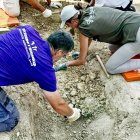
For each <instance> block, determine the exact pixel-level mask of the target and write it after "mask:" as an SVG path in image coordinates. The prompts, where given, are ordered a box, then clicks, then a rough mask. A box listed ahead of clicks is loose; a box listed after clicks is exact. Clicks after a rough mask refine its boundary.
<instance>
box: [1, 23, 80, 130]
mask: <svg viewBox="0 0 140 140" xmlns="http://www.w3.org/2000/svg"><path fill="white" fill-rule="evenodd" d="M73 47H74V42H73V39H72V37H71V36H70V34H69V33H67V32H63V31H57V32H55V33H53V34H51V35H50V36H49V37H48V39H47V40H43V39H42V38H41V37H40V35H39V33H38V32H37V31H36V30H35V29H34V28H33V27H32V26H29V25H26V26H19V27H17V28H15V29H13V30H11V31H10V32H7V33H5V34H2V35H0V86H8V85H17V84H24V83H28V82H33V81H35V82H37V83H38V84H39V86H40V88H41V89H43V90H42V91H43V92H44V97H45V99H46V100H47V101H48V102H49V103H50V105H51V106H52V107H53V109H54V110H55V111H56V112H57V113H59V114H61V115H63V116H66V117H67V118H68V120H69V121H70V122H72V121H76V120H77V119H78V118H79V117H80V109H77V108H72V107H69V105H68V104H67V103H66V102H65V101H64V99H63V98H62V97H61V96H60V94H59V93H58V91H57V87H56V76H55V70H54V68H53V62H56V61H57V60H58V59H60V58H61V57H63V56H64V55H66V54H67V53H68V52H69V51H71V50H72V49H73ZM18 120H19V112H18V110H17V108H16V106H15V104H14V102H13V101H12V100H11V99H10V98H9V97H8V96H7V94H6V92H5V91H4V90H3V89H2V88H0V132H3V131H11V130H12V129H13V128H14V127H15V126H16V124H17V123H18Z"/></svg>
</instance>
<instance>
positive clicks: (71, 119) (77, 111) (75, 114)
mask: <svg viewBox="0 0 140 140" xmlns="http://www.w3.org/2000/svg"><path fill="white" fill-rule="evenodd" d="M69 107H70V108H71V109H72V110H73V114H72V115H71V116H69V117H67V118H68V121H69V122H70V123H71V122H74V121H76V120H78V119H79V118H80V116H81V114H80V112H81V110H80V109H78V108H73V107H72V106H71V105H69Z"/></svg>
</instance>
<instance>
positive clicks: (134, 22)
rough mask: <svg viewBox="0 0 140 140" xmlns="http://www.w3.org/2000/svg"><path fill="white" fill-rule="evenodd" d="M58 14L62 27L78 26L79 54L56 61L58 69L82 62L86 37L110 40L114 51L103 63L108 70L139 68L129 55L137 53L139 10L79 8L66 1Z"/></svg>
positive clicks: (139, 41) (139, 42)
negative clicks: (67, 3) (60, 63)
mask: <svg viewBox="0 0 140 140" xmlns="http://www.w3.org/2000/svg"><path fill="white" fill-rule="evenodd" d="M60 17H61V20H62V24H61V28H62V27H63V26H64V23H65V24H66V25H67V26H68V27H72V28H78V29H79V32H80V33H79V41H80V55H79V58H78V59H77V60H73V61H69V62H67V63H64V64H63V65H61V66H59V65H57V66H56V67H57V71H59V70H62V68H64V67H65V68H67V67H68V66H78V65H84V64H85V62H86V56H87V52H88V47H89V39H93V40H97V41H100V42H106V43H109V44H112V45H111V46H110V49H111V50H112V49H114V51H115V52H114V53H113V55H112V56H111V57H110V58H109V60H108V61H107V63H106V69H107V71H108V72H109V73H110V74H116V73H122V72H126V71H130V70H135V69H139V68H140V60H139V59H131V58H132V57H133V56H135V55H137V54H139V53H140V14H139V13H136V12H130V11H125V12H124V11H121V10H116V9H113V8H107V7H89V8H87V9H85V10H83V11H79V10H76V9H75V7H74V5H68V6H65V7H64V8H63V9H62V12H61V15H60ZM116 47H117V48H116ZM115 49H116V50H115Z"/></svg>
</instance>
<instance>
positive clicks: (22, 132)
mask: <svg viewBox="0 0 140 140" xmlns="http://www.w3.org/2000/svg"><path fill="white" fill-rule="evenodd" d="M136 8H137V9H138V10H140V5H138V4H137V5H136ZM52 10H53V11H54V9H52ZM38 14H39V13H38V12H37V11H36V10H33V9H31V7H30V6H28V5H27V4H25V3H21V16H20V17H19V20H20V22H21V25H25V24H30V25H32V26H34V27H35V28H36V29H37V30H38V31H39V32H40V34H41V36H42V37H43V38H44V39H45V38H46V37H47V36H48V35H49V34H50V33H52V32H54V31H56V30H58V29H59V24H60V19H59V16H58V15H54V16H52V17H50V18H48V19H44V18H43V17H42V16H41V15H40V16H37V15H38ZM74 40H75V49H74V50H76V51H77V50H78V49H79V43H78V39H77V34H76V35H75V36H74ZM93 45H94V48H93V47H92V46H93ZM74 50H73V51H74ZM95 51H98V52H99V53H100V56H101V58H102V60H103V61H104V63H105V62H106V60H107V59H108V57H109V51H108V49H107V44H103V43H97V44H95V43H93V44H92V45H91V47H90V49H89V52H88V57H87V63H86V67H84V66H80V67H74V68H69V69H68V70H67V71H65V72H63V71H61V72H58V73H57V74H56V75H57V79H58V89H59V90H60V94H61V95H62V96H63V98H65V100H66V101H67V102H69V103H73V104H74V105H75V106H76V107H79V108H80V109H81V110H82V117H81V118H80V119H79V120H78V121H77V122H75V123H72V124H69V123H68V122H67V121H66V120H65V119H64V118H63V117H62V116H59V115H58V114H56V113H55V112H54V111H53V110H52V108H51V106H50V105H49V104H48V103H47V102H45V100H44V99H43V96H42V90H41V89H40V88H39V87H38V85H37V84H36V83H30V84H25V85H20V86H9V87H4V89H5V90H6V91H7V92H8V93H9V95H10V96H11V97H12V98H13V99H14V101H15V102H16V104H17V106H18V108H19V110H20V115H21V119H20V123H19V124H18V126H17V127H16V128H15V130H14V131H12V132H11V133H1V134H0V140H140V133H139V132H140V121H139V118H140V95H139V91H140V86H139V85H140V82H133V83H127V82H126V81H125V80H124V79H123V78H122V76H121V75H115V76H111V78H110V79H108V78H107V77H106V76H105V74H104V73H103V71H102V70H101V67H100V65H99V63H98V62H97V60H96V58H95V55H94V53H93V52H95ZM68 59H69V60H70V59H72V58H71V53H70V54H69V56H67V58H64V59H61V60H60V61H59V62H58V63H61V62H65V61H67V60H68Z"/></svg>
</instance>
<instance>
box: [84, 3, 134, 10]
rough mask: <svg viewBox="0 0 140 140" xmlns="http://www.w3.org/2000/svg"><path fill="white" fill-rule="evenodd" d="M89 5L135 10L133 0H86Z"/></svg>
mask: <svg viewBox="0 0 140 140" xmlns="http://www.w3.org/2000/svg"><path fill="white" fill-rule="evenodd" d="M85 1H86V2H88V3H89V6H98V7H110V8H115V9H119V10H122V11H135V10H136V9H135V7H134V6H132V3H133V0H85Z"/></svg>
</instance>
